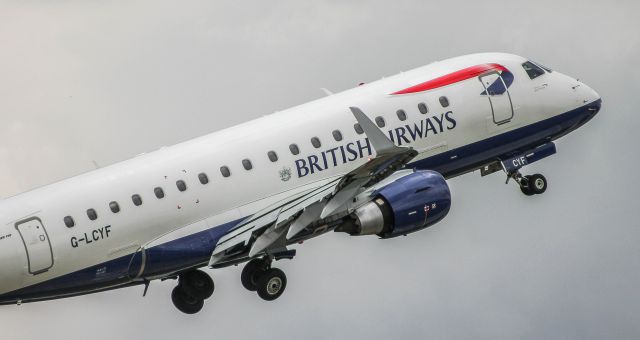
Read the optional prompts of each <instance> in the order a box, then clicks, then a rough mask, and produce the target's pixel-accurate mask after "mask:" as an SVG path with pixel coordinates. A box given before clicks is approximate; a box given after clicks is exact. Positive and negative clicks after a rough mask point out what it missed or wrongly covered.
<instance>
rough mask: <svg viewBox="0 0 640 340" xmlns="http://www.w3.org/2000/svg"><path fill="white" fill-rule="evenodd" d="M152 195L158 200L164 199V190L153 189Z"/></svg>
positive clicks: (159, 188)
mask: <svg viewBox="0 0 640 340" xmlns="http://www.w3.org/2000/svg"><path fill="white" fill-rule="evenodd" d="M153 193H154V194H156V197H157V198H158V199H161V198H164V190H162V188H161V187H155V188H154V189H153Z"/></svg>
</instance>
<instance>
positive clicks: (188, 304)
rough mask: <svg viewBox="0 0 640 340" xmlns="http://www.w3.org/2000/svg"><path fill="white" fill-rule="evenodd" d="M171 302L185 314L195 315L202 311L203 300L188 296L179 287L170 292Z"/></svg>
mask: <svg viewBox="0 0 640 340" xmlns="http://www.w3.org/2000/svg"><path fill="white" fill-rule="evenodd" d="M171 301H172V302H173V305H174V306H176V308H178V310H179V311H181V312H183V313H185V314H195V313H197V312H199V311H201V310H202V307H203V306H204V300H203V299H198V298H196V297H193V296H190V295H188V294H187V293H185V291H184V290H183V289H182V288H181V287H180V286H176V287H175V288H173V291H172V292H171Z"/></svg>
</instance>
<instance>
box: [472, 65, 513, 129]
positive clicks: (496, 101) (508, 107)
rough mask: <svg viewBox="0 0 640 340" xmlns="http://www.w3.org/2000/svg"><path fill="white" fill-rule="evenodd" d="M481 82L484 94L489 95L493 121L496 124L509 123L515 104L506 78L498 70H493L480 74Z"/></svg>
mask: <svg viewBox="0 0 640 340" xmlns="http://www.w3.org/2000/svg"><path fill="white" fill-rule="evenodd" d="M480 82H481V83H482V86H483V87H484V92H483V93H482V95H483V96H486V97H487V99H488V100H489V105H490V106H491V111H492V114H493V122H494V123H495V124H496V125H502V124H505V123H508V122H509V121H510V120H511V118H513V105H512V103H511V95H510V94H509V90H508V89H507V85H506V84H505V82H504V79H502V77H501V76H500V74H499V73H498V72H491V73H489V74H485V75H482V76H480Z"/></svg>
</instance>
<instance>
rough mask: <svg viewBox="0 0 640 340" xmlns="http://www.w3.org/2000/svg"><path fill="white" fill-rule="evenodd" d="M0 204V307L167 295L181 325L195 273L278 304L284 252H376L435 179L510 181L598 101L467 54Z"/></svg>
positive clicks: (417, 220)
mask: <svg viewBox="0 0 640 340" xmlns="http://www.w3.org/2000/svg"><path fill="white" fill-rule="evenodd" d="M327 94H328V96H326V97H324V98H321V99H318V100H315V101H313V102H310V103H307V104H304V105H301V106H297V107H294V108H291V109H288V110H285V111H282V112H277V113H274V114H271V115H268V116H265V117H262V118H259V119H256V120H253V121H250V122H247V123H244V124H241V125H238V126H235V127H231V128H228V129H225V130H222V131H219V132H216V133H213V134H210V135H207V136H204V137H200V138H196V139H193V140H190V141H187V142H184V143H181V144H177V145H175V146H172V147H168V148H162V149H160V150H158V151H155V152H152V153H149V154H144V155H141V156H138V157H135V158H133V159H130V160H127V161H124V162H121V163H117V164H114V165H111V166H108V167H104V168H101V169H98V170H95V171H91V172H89V173H86V174H82V175H80V176H76V177H73V178H70V179H67V180H64V181H61V182H58V183H54V184H51V185H48V186H44V187H41V188H38V189H35V190H32V191H29V192H26V193H23V194H20V195H17V196H14V197H11V198H7V199H5V200H3V201H1V202H0V218H1V220H2V224H1V225H0V275H1V278H0V303H1V304H21V303H26V302H33V301H42V300H50V299H57V298H63V297H70V296H77V295H82V294H88V293H95V292H100V291H105V290H110V289H115V288H122V287H128V286H133V285H145V289H144V293H145V294H146V291H147V288H148V286H149V283H150V282H151V281H152V280H164V279H178V284H177V286H176V287H175V289H174V290H173V292H172V294H171V298H172V301H173V303H174V305H175V306H176V307H177V308H178V309H179V310H180V311H182V312H184V313H189V314H191V313H196V312H198V311H200V310H201V309H202V307H203V304H204V301H205V300H206V299H208V298H209V297H211V295H212V293H213V290H214V283H213V280H212V279H211V277H210V276H209V275H208V274H207V273H205V272H204V271H202V270H199V269H198V268H200V267H204V266H208V267H211V268H221V267H225V266H229V265H235V264H238V263H242V262H245V261H248V263H247V264H246V265H245V266H244V269H243V271H242V275H241V283H242V285H243V286H244V287H245V288H246V289H248V290H250V291H257V293H258V295H259V296H260V297H261V298H263V299H265V300H274V299H276V298H278V297H279V296H280V295H281V294H282V293H283V291H284V289H285V287H286V283H287V280H286V277H285V274H284V273H283V272H282V271H281V270H279V269H277V268H274V267H272V263H273V261H274V260H280V259H291V258H293V256H294V255H295V249H292V248H291V246H292V245H294V244H296V243H301V242H302V241H304V240H306V239H309V238H312V237H315V236H319V235H321V234H323V233H326V232H329V231H336V232H345V233H348V234H350V235H377V236H378V237H380V238H383V239H384V238H391V237H395V236H399V235H406V234H409V233H412V232H415V231H418V230H421V229H423V228H426V227H429V226H431V225H433V224H435V223H437V222H439V221H440V220H441V219H443V218H444V217H445V216H446V215H447V213H448V211H449V207H450V204H451V196H450V192H449V188H448V186H447V182H446V181H445V179H446V178H451V177H454V176H458V175H461V174H464V173H467V172H471V171H474V170H478V169H479V170H480V173H481V175H483V176H484V175H487V174H490V173H493V172H496V171H499V170H502V171H504V172H505V173H506V175H507V182H508V181H509V179H513V180H514V182H515V183H517V184H518V185H519V187H520V189H521V190H522V192H523V193H524V194H526V195H533V194H541V193H543V192H544V191H545V190H546V188H547V180H546V179H545V178H544V177H543V176H542V175H539V174H535V175H530V176H523V175H521V174H520V172H519V169H520V168H522V167H523V166H525V165H527V164H529V163H531V162H535V161H537V160H540V159H542V158H544V157H546V156H549V155H552V154H554V153H555V151H556V148H555V145H554V143H553V141H554V140H555V139H558V138H560V137H562V136H564V135H565V134H567V133H569V132H571V131H573V130H575V129H577V128H578V127H580V126H581V125H582V124H584V123H586V122H587V121H588V120H590V119H591V118H592V117H593V116H594V115H595V114H596V113H597V112H598V111H599V110H600V106H601V99H600V97H599V95H598V94H597V93H596V92H595V91H594V90H592V89H591V88H589V87H588V86H587V85H585V84H584V83H582V82H580V81H578V80H576V79H574V78H571V77H568V76H566V75H564V74H561V73H559V72H557V71H552V70H550V69H548V68H546V67H544V66H542V65H540V64H538V63H536V62H533V61H531V60H527V59H525V58H522V57H519V56H515V55H511V54H501V53H485V54H474V55H468V56H463V57H458V58H453V59H449V60H445V61H440V62H435V63H432V64H429V65H427V66H424V67H421V68H417V69H414V70H412V71H409V72H403V73H400V74H398V75H396V76H393V77H390V78H385V79H382V80H379V81H376V82H373V83H370V84H364V85H362V86H358V87H356V88H353V89H350V90H347V91H344V92H342V93H337V94H331V93H330V92H328V91H327Z"/></svg>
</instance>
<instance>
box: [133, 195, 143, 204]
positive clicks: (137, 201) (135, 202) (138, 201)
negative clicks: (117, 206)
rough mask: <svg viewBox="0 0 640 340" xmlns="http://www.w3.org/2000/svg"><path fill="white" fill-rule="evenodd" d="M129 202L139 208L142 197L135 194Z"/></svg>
mask: <svg viewBox="0 0 640 340" xmlns="http://www.w3.org/2000/svg"><path fill="white" fill-rule="evenodd" d="M131 201H133V204H134V205H135V206H136V207H139V206H141V205H142V197H140V195H138V194H135V195H133V196H131Z"/></svg>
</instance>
